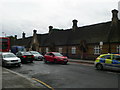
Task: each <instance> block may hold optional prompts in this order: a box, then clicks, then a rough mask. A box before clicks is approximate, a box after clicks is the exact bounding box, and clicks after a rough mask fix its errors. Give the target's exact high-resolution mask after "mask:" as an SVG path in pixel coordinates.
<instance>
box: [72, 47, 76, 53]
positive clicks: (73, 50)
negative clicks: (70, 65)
mask: <svg viewBox="0 0 120 90" xmlns="http://www.w3.org/2000/svg"><path fill="white" fill-rule="evenodd" d="M71 53H72V54H76V47H75V46H74V47H72V48H71Z"/></svg>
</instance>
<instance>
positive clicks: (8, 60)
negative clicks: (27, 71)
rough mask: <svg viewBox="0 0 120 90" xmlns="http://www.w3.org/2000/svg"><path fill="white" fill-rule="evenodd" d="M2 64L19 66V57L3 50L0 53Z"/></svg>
mask: <svg viewBox="0 0 120 90" xmlns="http://www.w3.org/2000/svg"><path fill="white" fill-rule="evenodd" d="M0 58H1V60H2V66H19V67H20V66H21V59H20V58H18V57H17V56H16V55H15V54H13V53H10V52H3V53H1V54H0Z"/></svg>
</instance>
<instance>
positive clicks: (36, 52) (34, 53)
mask: <svg viewBox="0 0 120 90" xmlns="http://www.w3.org/2000/svg"><path fill="white" fill-rule="evenodd" d="M30 53H32V54H39V52H34V51H31V52H30Z"/></svg>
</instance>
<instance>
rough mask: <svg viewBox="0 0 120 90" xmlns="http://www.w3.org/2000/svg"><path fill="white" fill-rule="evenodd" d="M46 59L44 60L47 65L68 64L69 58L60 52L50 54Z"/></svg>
mask: <svg viewBox="0 0 120 90" xmlns="http://www.w3.org/2000/svg"><path fill="white" fill-rule="evenodd" d="M44 57H45V59H44V62H45V63H48V62H54V63H62V64H67V62H68V58H67V57H66V56H63V55H62V54H61V53H58V52H48V53H46V54H45V55H44Z"/></svg>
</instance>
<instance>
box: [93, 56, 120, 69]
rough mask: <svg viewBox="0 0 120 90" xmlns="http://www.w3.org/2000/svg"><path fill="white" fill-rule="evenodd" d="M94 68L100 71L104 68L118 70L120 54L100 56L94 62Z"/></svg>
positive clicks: (119, 67)
mask: <svg viewBox="0 0 120 90" xmlns="http://www.w3.org/2000/svg"><path fill="white" fill-rule="evenodd" d="M95 68H96V69H98V70H102V69H105V68H111V69H112V68H117V69H119V70H120V54H102V55H100V56H99V57H97V58H96V60H95Z"/></svg>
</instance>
